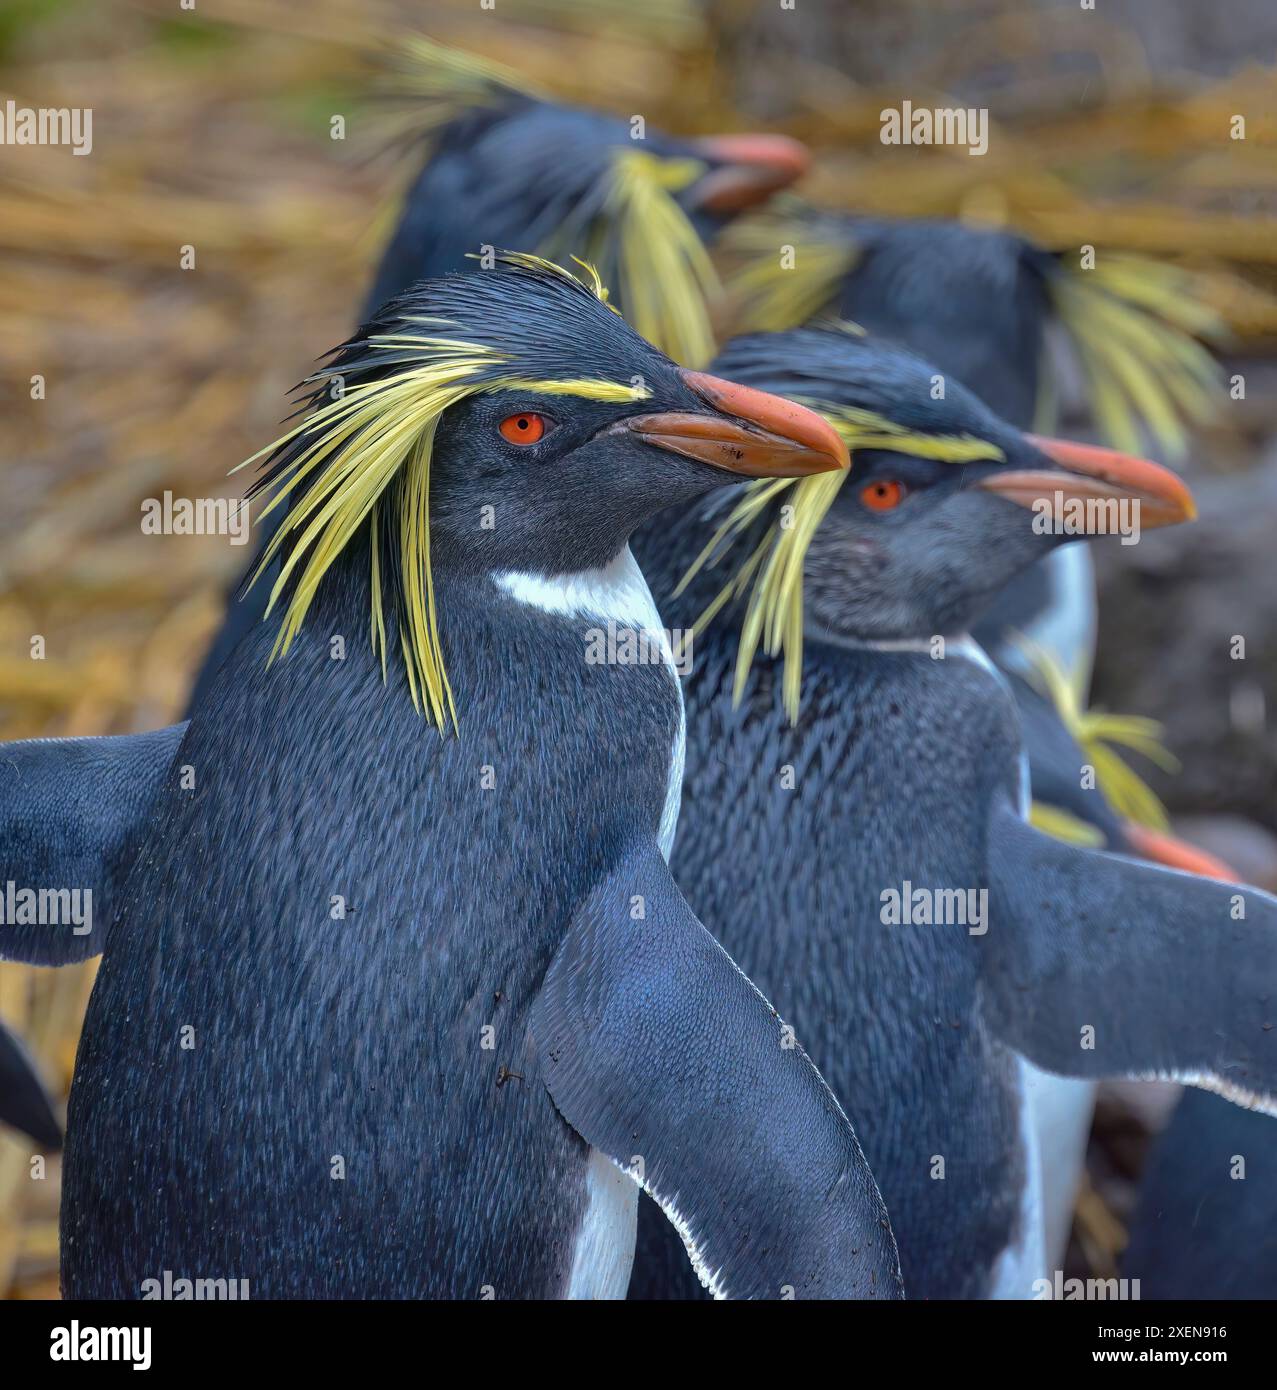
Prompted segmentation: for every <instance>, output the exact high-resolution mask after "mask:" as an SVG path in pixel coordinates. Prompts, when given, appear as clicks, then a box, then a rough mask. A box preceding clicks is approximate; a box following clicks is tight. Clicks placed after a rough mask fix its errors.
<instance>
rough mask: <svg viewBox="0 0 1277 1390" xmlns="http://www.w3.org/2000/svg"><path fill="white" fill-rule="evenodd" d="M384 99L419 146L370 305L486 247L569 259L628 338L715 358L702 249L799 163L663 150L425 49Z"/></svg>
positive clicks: (762, 146)
mask: <svg viewBox="0 0 1277 1390" xmlns="http://www.w3.org/2000/svg"><path fill="white" fill-rule="evenodd" d="M397 91H398V93H399V95H400V97H401V98H403V99H404V100H406V101H408V102H409V103H410V109H415V111H416V115H417V119H418V120H419V121H420V122H421V123H422V126H423V128H424V129H425V130H426V131H428V132H430V134H431V145H430V157H429V159H428V162H427V163H426V165H425V167H424V168H423V169H422V171H421V173H420V175H419V176H418V178H417V181H416V183H415V185H414V186H413V187H412V189H411V190H410V192H409V194H408V198H407V203H406V206H405V209H404V212H403V215H402V218H401V220H400V224H399V229H398V231H397V233H396V235H395V238H394V241H393V243H392V246H391V250H390V253H389V254H388V256H387V261H386V263H385V264H384V265H383V271H382V273H381V275H379V277H378V294H379V296H380V297H382V298H384V297H386V296H387V295H389V294H390V293H392V292H393V291H395V290H398V289H402V288H403V287H404V285H405V284H406V283H407V281H408V280H409V279H413V278H416V277H417V276H422V275H438V274H442V273H444V272H445V271H447V270H454V269H455V270H470V269H472V268H473V264H472V263H470V262H467V261H466V260H465V257H466V254H467V253H468V252H472V251H479V250H480V248H481V247H482V246H485V245H486V246H516V247H521V248H524V249H527V250H531V251H535V252H536V253H537V254H539V255H542V256H544V257H546V258H548V259H550V260H553V261H557V262H560V263H562V264H567V263H568V261H569V260H570V258H572V257H574V256H583V257H587V258H588V259H589V260H590V262H591V263H592V264H594V265H596V266H597V267H598V269H599V272H600V274H601V275H602V278H603V279H604V281H605V282H606V283H607V284H608V285H609V286H610V287H611V289H612V292H613V295H614V296H615V299H616V303H617V305H618V307H619V308H620V309H621V310H622V312H623V313H624V314H625V315H626V317H627V318H628V319H629V321H630V322H631V323H632V324H633V325H634V327H635V328H636V329H637V330H638V331H639V333H640V334H642V335H643V336H644V337H646V338H647V339H648V340H649V341H651V342H653V343H655V344H656V345H657V346H658V347H660V348H662V349H663V350H664V351H666V352H668V353H669V354H670V355H671V356H673V357H675V358H676V359H677V360H678V361H680V362H682V363H684V364H685V365H689V366H697V367H699V366H704V365H705V363H706V362H708V360H709V358H710V357H711V356H712V355H713V352H714V339H713V334H712V329H711V322H710V319H711V309H712V307H713V305H714V303H715V302H716V300H717V298H718V295H719V293H720V289H719V285H718V280H717V276H716V274H715V272H714V269H713V267H712V265H711V264H710V261H709V257H708V254H707V252H706V243H707V242H708V241H709V240H711V239H712V238H713V237H714V236H715V235H716V233H717V232H718V231H719V230H720V229H721V227H722V226H723V225H724V224H725V223H726V222H728V221H729V220H731V219H732V218H733V217H735V216H736V215H737V214H739V213H741V212H743V211H745V210H746V209H748V208H750V207H753V206H756V205H758V204H760V203H762V202H764V201H765V200H766V199H767V198H768V197H769V196H770V195H771V194H772V193H773V192H774V191H776V190H777V189H779V188H783V187H785V186H787V185H788V184H790V183H792V182H793V181H794V180H795V179H797V178H798V177H800V176H801V175H802V174H803V173H804V172H805V170H806V168H807V167H808V164H809V156H808V153H807V151H806V149H805V148H804V147H803V146H802V145H801V144H799V143H798V142H797V141H795V140H791V139H789V138H788V137H785V136H777V135H725V136H707V137H701V138H692V137H688V138H680V137H676V136H672V135H668V134H666V133H664V132H662V131H660V130H658V129H656V128H655V127H652V126H649V125H646V124H636V122H639V121H640V120H641V118H638V117H635V118H621V117H617V116H613V115H609V114H606V113H603V112H598V111H591V110H587V109H584V108H580V107H574V106H567V105H563V104H561V103H559V102H556V101H554V100H552V99H550V98H549V97H547V96H546V95H545V94H543V93H541V92H539V91H536V90H535V89H532V88H530V87H529V86H528V85H527V84H526V83H523V82H522V80H521V79H520V78H519V77H518V76H517V75H516V74H514V73H512V72H509V71H508V70H505V69H501V68H498V67H497V66H496V65H494V64H490V63H487V62H486V61H483V60H479V59H476V58H473V57H472V56H470V55H465V54H460V53H458V52H456V51H455V50H451V49H448V48H445V47H443V46H442V45H438V44H430V43H426V42H424V41H419V42H417V43H415V44H414V45H413V46H412V47H411V49H410V51H409V53H408V55H407V61H406V62H405V64H404V65H403V71H402V73H401V76H400V81H399V83H398V87H397ZM414 101H415V107H414V106H412V105H411V104H412V103H413V102H414Z"/></svg>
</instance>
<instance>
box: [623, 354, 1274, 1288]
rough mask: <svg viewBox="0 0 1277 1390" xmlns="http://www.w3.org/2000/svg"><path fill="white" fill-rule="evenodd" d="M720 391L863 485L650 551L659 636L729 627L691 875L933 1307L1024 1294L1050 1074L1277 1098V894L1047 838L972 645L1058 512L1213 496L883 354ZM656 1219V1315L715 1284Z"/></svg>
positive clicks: (695, 766)
mask: <svg viewBox="0 0 1277 1390" xmlns="http://www.w3.org/2000/svg"><path fill="white" fill-rule="evenodd" d="M715 370H716V371H722V372H725V373H730V374H731V375H732V377H733V379H736V380H743V381H745V382H747V383H748V384H751V385H753V386H756V387H758V388H760V389H763V388H766V389H769V390H775V391H779V392H784V393H785V394H788V395H789V396H791V397H792V398H793V399H796V400H800V401H803V402H804V403H806V404H808V405H816V406H817V407H818V408H820V409H821V410H822V411H823V412H824V413H825V414H826V415H827V418H829V420H830V421H831V422H832V423H834V424H835V425H836V427H837V428H838V429H839V430H840V431H841V432H842V433H843V436H844V438H845V439H846V440H847V442H848V443H849V446H850V449H851V454H852V469H851V471H850V472H849V473H848V474H847V475H845V482H844V483H843V485H841V486H838V485H837V484H836V483H835V481H834V480H833V479H830V480H829V482H828V483H826V482H825V480H822V479H819V478H812V479H809V480H806V481H804V482H802V483H799V484H797V485H796V486H795V487H794V488H790V487H782V486H781V485H779V484H776V485H761V486H757V485H753V486H751V488H750V489H749V490H748V491H747V492H746V493H745V494H744V495H743V497H738V498H736V499H732V498H731V497H725V498H724V505H722V506H719V507H712V506H710V507H707V506H706V505H705V504H702V505H701V506H700V507H698V508H694V509H689V510H687V511H685V512H684V513H683V514H681V515H665V516H661V517H658V518H657V519H656V520H655V521H654V522H652V523H650V524H649V525H648V526H646V527H644V528H643V529H642V530H641V531H640V532H639V533H638V535H637V536H636V538H635V543H634V544H635V554H636V556H637V557H638V559H639V562H640V564H641V565H642V566H643V567H644V570H645V572H646V573H647V574H648V577H649V580H650V582H651V583H652V586H653V590H654V592H655V594H656V595H657V601H658V604H659V605H660V606H661V608H662V612H663V613H664V615H665V617H666V620H667V621H669V622H671V623H672V624H674V625H675V626H678V627H687V626H691V625H693V624H694V623H696V622H697V620H698V618H701V617H702V615H704V614H706V612H707V611H708V612H710V613H713V611H714V609H715V608H716V607H718V608H719V611H718V612H717V615H716V616H714V617H713V618H712V621H710V623H709V625H708V627H703V628H698V630H697V634H696V639H695V643H694V650H695V660H694V663H693V667H692V672H691V675H690V677H689V679H688V680H687V682H686V700H687V718H688V741H687V771H686V780H685V795H684V804H683V817H682V820H681V822H680V828H679V840H678V845H677V848H676V851H675V855H674V860H673V865H674V872H675V875H676V877H677V879H678V881H679V883H680V884H681V886H682V887H683V888H684V890H685V891H686V893H687V895H688V900H689V902H690V903H691V905H692V907H693V909H694V910H695V911H696V912H697V913H698V915H699V916H700V917H701V919H702V920H703V921H704V922H705V923H706V925H707V927H709V929H710V930H712V931H714V932H715V933H716V934H717V935H719V937H720V939H721V940H722V941H723V942H724V944H725V945H726V946H727V948H728V949H729V951H731V953H732V955H733V957H734V958H735V959H736V960H737V961H738V962H739V963H740V964H741V966H742V968H743V969H745V970H746V971H747V973H749V975H750V977H751V978H752V979H754V980H756V981H757V982H758V983H759V985H760V987H761V988H763V989H764V990H765V991H766V992H767V994H768V996H769V997H770V998H772V999H774V1000H776V1001H777V1004H778V1006H779V1007H780V1008H782V1010H784V1011H786V1014H787V1016H790V1017H792V1018H793V1019H794V1020H795V1022H796V1024H797V1026H798V1031H799V1035H800V1036H801V1037H802V1038H803V1039H804V1044H805V1045H806V1046H807V1047H808V1048H809V1049H810V1051H811V1053H812V1056H813V1058H814V1060H815V1061H816V1062H817V1065H818V1066H820V1067H821V1069H822V1072H823V1074H824V1075H825V1076H826V1078H827V1079H828V1080H829V1083H830V1085H831V1086H832V1088H833V1089H834V1091H835V1094H837V1095H838V1096H839V1098H840V1099H841V1100H842V1102H843V1104H844V1106H845V1107H846V1108H847V1110H848V1113H849V1114H852V1115H854V1116H855V1117H857V1123H858V1126H859V1128H858V1133H859V1135H860V1138H861V1141H862V1143H863V1145H864V1148H865V1152H866V1155H867V1156H868V1158H869V1160H870V1163H871V1165H872V1167H873V1171H874V1173H875V1176H876V1178H877V1180H878V1182H879V1184H880V1185H881V1188H882V1191H883V1195H884V1197H885V1199H886V1202H887V1206H888V1210H889V1211H890V1212H891V1214H892V1222H893V1227H894V1230H895V1232H896V1236H897V1240H898V1242H899V1248H900V1255H901V1262H902V1267H903V1271H904V1276H905V1287H906V1290H907V1292H908V1295H909V1296H910V1297H913V1298H940V1297H989V1296H1007V1297H1023V1298H1027V1297H1030V1296H1032V1294H1033V1292H1034V1281H1035V1280H1036V1279H1039V1278H1043V1277H1046V1275H1047V1272H1048V1263H1047V1261H1048V1255H1047V1252H1046V1249H1045V1226H1046V1222H1047V1217H1048V1213H1046V1212H1044V1210H1043V1204H1042V1188H1041V1176H1042V1170H1041V1160H1042V1155H1041V1154H1040V1153H1039V1152H1038V1127H1037V1125H1036V1124H1035V1121H1034V1116H1033V1114H1032V1112H1031V1110H1030V1108H1029V1100H1028V1094H1027V1092H1028V1089H1029V1087H1030V1086H1033V1085H1034V1084H1035V1079H1037V1078H1040V1077H1041V1075H1042V1074H1043V1073H1051V1074H1054V1075H1056V1076H1060V1077H1080V1078H1087V1079H1092V1078H1100V1077H1106V1076H1149V1075H1166V1074H1173V1075H1177V1076H1179V1077H1181V1078H1183V1079H1186V1080H1191V1081H1193V1082H1195V1083H1196V1084H1201V1085H1206V1086H1211V1087H1214V1088H1216V1089H1219V1090H1222V1091H1224V1092H1225V1093H1226V1094H1229V1095H1232V1096H1234V1097H1237V1096H1242V1095H1244V1096H1246V1097H1249V1098H1251V1099H1253V1100H1255V1101H1256V1102H1258V1103H1262V1104H1265V1105H1271V1104H1273V1101H1274V1096H1277V1030H1274V1029H1273V1023H1274V1022H1275V1021H1277V901H1275V900H1274V899H1273V898H1271V897H1269V896H1267V895H1265V894H1263V893H1261V892H1258V891H1256V890H1252V889H1247V888H1239V887H1236V886H1234V885H1231V884H1223V883H1217V882H1212V881H1207V880H1204V879H1200V878H1195V877H1191V876H1189V875H1186V874H1183V873H1179V872H1174V871H1170V870H1166V869H1163V868H1160V867H1155V866H1151V865H1148V864H1143V863H1139V862H1137V861H1135V860H1131V859H1126V858H1121V857H1117V856H1113V855H1109V854H1105V853H1099V852H1095V851H1087V850H1081V849H1078V848H1076V847H1074V846H1070V845H1066V844H1064V843H1062V842H1060V841H1058V840H1055V839H1052V838H1050V837H1048V836H1046V835H1043V834H1041V833H1039V832H1037V831H1036V830H1034V829H1032V828H1031V827H1030V826H1029V825H1028V824H1027V823H1026V821H1025V819H1024V816H1025V812H1026V810H1027V787H1026V781H1027V779H1026V777H1025V769H1024V760H1023V755H1022V749H1021V745H1020V739H1019V733H1018V728H1017V721H1016V710H1015V705H1014V702H1013V701H1012V699H1011V697H1010V694H1009V692H1008V690H1007V687H1006V683H1005V681H1004V680H1003V678H1002V677H1001V676H1000V675H999V674H998V673H997V671H996V669H995V668H993V667H992V665H991V664H990V663H988V661H987V660H986V659H985V658H984V656H983V653H982V652H981V651H980V649H979V648H978V647H977V646H975V645H974V644H973V643H971V642H970V641H969V640H967V639H965V638H964V635H963V634H964V633H965V632H966V631H967V630H968V628H969V625H970V623H971V621H972V619H973V617H974V616H975V614H976V613H977V612H978V611H979V609H980V606H981V604H982V603H984V602H986V601H987V599H988V598H989V596H990V595H991V594H993V593H995V592H997V591H998V589H1000V588H1001V587H1002V586H1003V585H1005V584H1006V583H1007V582H1008V581H1009V580H1010V579H1011V577H1012V576H1013V575H1014V574H1015V573H1016V572H1017V571H1019V570H1023V569H1024V568H1026V567H1027V566H1029V565H1031V564H1032V563H1033V562H1034V561H1035V560H1036V559H1037V558H1038V557H1039V556H1040V555H1041V554H1042V553H1043V551H1044V550H1045V549H1047V548H1049V547H1051V546H1053V545H1056V544H1059V543H1060V542H1061V541H1062V540H1064V539H1067V537H1064V536H1060V535H1055V534H1052V533H1051V530H1052V528H1041V527H1039V526H1035V524H1034V522H1035V519H1037V518H1038V517H1039V516H1048V517H1049V515H1051V514H1057V513H1058V512H1059V511H1060V509H1061V508H1067V507H1069V506H1070V505H1071V504H1072V503H1075V502H1082V503H1084V502H1086V501H1087V500H1092V501H1099V500H1104V499H1112V500H1114V501H1118V500H1121V499H1126V500H1127V501H1134V500H1137V499H1138V500H1139V502H1140V504H1141V512H1142V524H1143V526H1145V527H1150V526H1155V525H1158V524H1164V523H1168V522H1173V521H1177V520H1183V519H1185V518H1187V517H1189V516H1191V515H1192V502H1191V498H1190V497H1189V495H1188V492H1187V491H1186V489H1185V488H1184V486H1183V484H1182V483H1181V482H1180V481H1179V480H1178V479H1177V478H1176V477H1175V476H1174V475H1173V474H1171V473H1169V472H1168V471H1167V470H1165V469H1162V468H1160V467H1158V466H1156V465H1154V464H1150V463H1147V462H1144V461H1142V460H1136V459H1131V458H1129V457H1126V456H1123V455H1119V454H1115V453H1113V452H1111V451H1108V450H1103V449H1095V448H1090V447H1085V446H1078V445H1072V444H1064V443H1061V442H1058V441H1051V440H1044V439H1039V438H1034V437H1031V436H1027V435H1025V434H1022V433H1021V432H1020V431H1019V430H1016V429H1014V428H1012V427H1010V426H1008V425H1006V424H1005V423H1003V422H1002V421H1000V420H998V419H997V418H996V417H995V416H993V415H992V413H991V412H990V411H989V410H988V409H987V408H985V407H984V406H983V405H982V404H981V403H980V402H979V401H978V400H976V399H975V397H974V396H973V395H971V393H969V392H967V391H965V390H963V389H961V388H960V387H958V386H956V384H954V383H950V384H949V389H948V391H947V392H946V395H945V398H944V399H943V400H938V399H935V398H934V397H933V395H932V393H931V390H930V386H931V381H932V377H933V375H934V372H933V369H932V367H931V366H930V365H929V364H926V363H924V362H922V361H920V360H919V359H917V358H915V357H913V356H912V355H911V354H908V353H906V352H905V351H904V350H902V349H899V348H895V347H892V346H889V345H886V344H883V343H881V342H878V341H875V340H874V339H873V338H871V337H869V338H866V337H860V336H855V335H854V334H851V333H849V332H846V331H843V330H840V329H837V328H827V329H816V328H812V329H802V330H796V331H793V332H789V333H784V334H779V335H757V336H753V337H747V338H743V339H739V340H737V341H735V342H733V343H731V344H729V345H728V347H727V349H726V350H725V351H724V353H723V354H722V355H721V356H720V357H719V359H717V361H716V363H715ZM733 502H734V505H733ZM1038 502H1042V503H1044V505H1043V506H1035V505H1034V504H1036V503H1038ZM1029 507H1033V508H1034V509H1033V511H1032V512H1030V510H1028V508H1029ZM707 513H709V514H708V515H707ZM698 560H700V561H702V562H703V563H701V564H700V566H699V568H697V564H696V562H697V561H698ZM689 570H690V571H692V578H691V579H690V581H689V582H686V583H684V580H685V576H686V575H687V574H688V572H689ZM725 581H726V582H727V592H726V596H725V598H724V597H723V593H724V584H725ZM720 601H721V602H720ZM782 651H783V653H784V657H783V661H782V659H781V653H782ZM755 653H756V655H755ZM751 658H752V659H751ZM734 694H735V695H736V696H737V697H738V703H737V701H736V700H734V698H733V695H734ZM760 847H763V848H762V849H760ZM1243 914H1244V917H1243ZM644 1205H646V1204H644ZM647 1215H648V1214H647V1213H646V1212H645V1213H644V1217H645V1218H646V1216H647ZM644 1224H645V1222H644V1221H641V1223H640V1226H641V1235H640V1250H639V1256H638V1258H637V1259H636V1266H635V1281H634V1286H633V1293H634V1295H635V1296H657V1295H661V1296H670V1295H671V1294H674V1293H687V1292H690V1291H692V1286H691V1285H690V1283H689V1282H688V1281H686V1280H684V1279H681V1278H679V1277H677V1275H674V1276H672V1275H671V1272H670V1270H671V1266H670V1265H669V1263H668V1260H667V1258H666V1257H665V1255H664V1252H663V1251H662V1250H661V1249H660V1248H658V1247H660V1246H661V1244H662V1242H661V1240H660V1233H659V1232H657V1231H655V1230H647V1231H643V1230H642V1227H643V1225H644Z"/></svg>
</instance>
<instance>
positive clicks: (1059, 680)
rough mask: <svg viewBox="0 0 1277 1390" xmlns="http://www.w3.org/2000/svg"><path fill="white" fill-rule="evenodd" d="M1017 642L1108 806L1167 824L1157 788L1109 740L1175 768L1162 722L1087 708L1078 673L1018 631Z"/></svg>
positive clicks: (1132, 817) (1159, 826) (1160, 826)
mask: <svg viewBox="0 0 1277 1390" xmlns="http://www.w3.org/2000/svg"><path fill="white" fill-rule="evenodd" d="M1017 645H1018V646H1019V647H1020V649H1021V650H1022V651H1023V652H1024V654H1025V656H1026V657H1027V658H1028V660H1029V662H1030V664H1031V667H1032V671H1031V673H1030V679H1032V680H1033V683H1034V684H1035V685H1036V686H1037V687H1038V689H1039V690H1040V691H1041V692H1042V693H1043V694H1044V695H1045V696H1046V697H1047V698H1048V699H1049V700H1050V701H1051V703H1052V704H1053V705H1054V706H1055V711H1056V713H1057V714H1058V715H1059V718H1060V722H1061V723H1062V724H1063V725H1064V727H1065V728H1066V729H1067V730H1068V731H1069V733H1070V735H1072V737H1073V740H1074V742H1076V743H1077V745H1078V746H1079V747H1080V748H1081V749H1082V751H1083V753H1084V754H1085V755H1086V758H1087V761H1088V762H1089V763H1090V764H1091V766H1092V767H1093V768H1094V769H1095V781H1096V785H1097V786H1098V787H1099V789H1100V790H1101V791H1102V792H1103V793H1104V796H1105V798H1106V800H1107V801H1108V803H1109V805H1110V806H1112V808H1113V810H1114V811H1115V812H1116V813H1117V814H1118V815H1119V816H1121V817H1122V819H1123V820H1129V821H1134V822H1135V823H1136V824H1137V825H1146V826H1149V827H1150V828H1151V829H1153V830H1163V831H1164V830H1169V829H1170V818H1169V817H1168V816H1167V814H1166V808H1165V807H1164V806H1163V805H1162V803H1161V801H1160V799H1159V798H1158V796H1157V793H1156V792H1154V791H1153V789H1152V788H1151V787H1150V786H1149V785H1148V783H1146V782H1145V781H1144V780H1143V779H1142V778H1141V777H1140V776H1139V775H1138V774H1137V773H1136V772H1135V771H1134V770H1133V769H1132V768H1130V767H1129V766H1127V764H1126V763H1125V762H1124V761H1123V759H1122V758H1121V756H1120V755H1119V754H1118V753H1117V752H1115V751H1114V749H1113V747H1111V746H1110V745H1113V744H1116V745H1118V746H1119V747H1125V748H1130V749H1131V750H1132V751H1134V752H1136V753H1140V754H1142V755H1143V756H1144V757H1146V758H1147V759H1148V760H1149V761H1150V762H1152V763H1156V764H1157V766H1158V767H1160V768H1162V769H1163V770H1164V771H1166V772H1177V771H1178V770H1179V763H1178V761H1177V760H1176V759H1175V758H1174V757H1173V756H1172V754H1171V753H1170V752H1168V751H1167V749H1166V747H1165V746H1164V745H1163V743H1162V733H1163V730H1162V726H1161V725H1160V724H1159V723H1158V722H1157V721H1156V720H1155V719H1145V718H1143V717H1141V716H1139V715H1134V714H1107V713H1105V712H1104V711H1103V710H1098V709H1087V708H1086V706H1085V696H1084V691H1083V688H1082V686H1083V680H1084V679H1085V677H1084V676H1083V675H1082V674H1081V673H1078V674H1076V675H1070V674H1069V673H1068V672H1066V671H1065V670H1064V669H1063V667H1062V666H1061V665H1060V663H1059V662H1058V661H1057V660H1056V658H1055V657H1054V656H1053V655H1052V654H1051V653H1050V652H1049V651H1047V650H1046V649H1045V648H1044V647H1041V646H1039V645H1038V644H1037V643H1036V642H1034V641H1033V640H1032V639H1031V638H1029V637H1026V636H1024V635H1023V634H1018V635H1017Z"/></svg>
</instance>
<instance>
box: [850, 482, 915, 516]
mask: <svg viewBox="0 0 1277 1390" xmlns="http://www.w3.org/2000/svg"><path fill="white" fill-rule="evenodd" d="M860 500H861V501H862V502H863V503H864V504H865V506H866V507H868V508H869V510H870V511H871V512H889V511H891V510H892V509H893V508H894V507H898V506H899V505H900V504H901V502H903V501H904V500H905V485H904V484H903V483H898V482H896V480H895V479H894V478H879V479H878V480H877V481H876V482H872V483H866V484H865V485H864V487H862V488H861V489H860Z"/></svg>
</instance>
